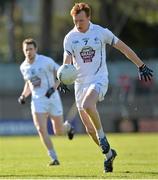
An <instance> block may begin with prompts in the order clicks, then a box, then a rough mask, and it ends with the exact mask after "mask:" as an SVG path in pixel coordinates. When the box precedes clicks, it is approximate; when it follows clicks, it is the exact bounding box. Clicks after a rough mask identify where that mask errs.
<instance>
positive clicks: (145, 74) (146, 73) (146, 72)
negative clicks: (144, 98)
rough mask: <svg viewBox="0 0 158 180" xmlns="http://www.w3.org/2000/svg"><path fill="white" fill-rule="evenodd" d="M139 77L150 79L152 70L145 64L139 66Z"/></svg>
mask: <svg viewBox="0 0 158 180" xmlns="http://www.w3.org/2000/svg"><path fill="white" fill-rule="evenodd" d="M138 73H139V79H140V80H145V81H150V80H151V78H152V76H153V70H151V69H149V68H148V67H147V66H146V65H145V64H143V65H142V66H140V67H139V71H138Z"/></svg>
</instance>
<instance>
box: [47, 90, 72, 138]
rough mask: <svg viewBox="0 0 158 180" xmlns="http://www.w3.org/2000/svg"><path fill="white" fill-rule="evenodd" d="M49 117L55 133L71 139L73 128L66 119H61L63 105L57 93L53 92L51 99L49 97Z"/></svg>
mask: <svg viewBox="0 0 158 180" xmlns="http://www.w3.org/2000/svg"><path fill="white" fill-rule="evenodd" d="M50 101H51V103H50V108H49V109H50V110H49V114H50V118H51V122H52V125H53V130H54V133H55V134H56V135H63V134H66V133H67V135H68V138H69V139H70V140H71V139H73V136H74V129H73V127H72V126H71V124H70V123H69V122H68V121H65V122H64V120H63V107H62V103H61V99H60V96H59V94H58V93H56V94H55V93H54V94H53V99H50Z"/></svg>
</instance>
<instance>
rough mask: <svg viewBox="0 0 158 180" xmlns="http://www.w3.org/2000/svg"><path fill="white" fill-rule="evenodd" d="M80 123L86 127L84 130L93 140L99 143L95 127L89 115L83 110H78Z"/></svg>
mask: <svg viewBox="0 0 158 180" xmlns="http://www.w3.org/2000/svg"><path fill="white" fill-rule="evenodd" d="M78 112H79V115H80V118H81V120H82V123H83V124H84V126H85V128H86V132H87V133H88V134H89V136H90V137H91V138H92V139H93V140H94V142H95V143H96V144H97V145H99V142H98V138H97V136H96V129H95V128H94V126H93V124H92V122H91V120H90V118H89V116H88V115H87V113H86V112H85V111H84V110H78Z"/></svg>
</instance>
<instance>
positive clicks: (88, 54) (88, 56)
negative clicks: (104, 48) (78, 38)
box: [80, 46, 95, 63]
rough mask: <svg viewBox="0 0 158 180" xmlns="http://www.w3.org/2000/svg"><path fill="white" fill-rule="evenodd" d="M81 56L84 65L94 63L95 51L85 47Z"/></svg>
mask: <svg viewBox="0 0 158 180" xmlns="http://www.w3.org/2000/svg"><path fill="white" fill-rule="evenodd" d="M80 55H81V57H82V59H83V62H84V63H88V62H92V59H93V57H94V56H95V50H94V49H93V48H92V47H90V46H85V47H83V48H82V50H81V52H80Z"/></svg>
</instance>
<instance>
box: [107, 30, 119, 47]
mask: <svg viewBox="0 0 158 180" xmlns="http://www.w3.org/2000/svg"><path fill="white" fill-rule="evenodd" d="M103 35H104V42H105V43H106V44H109V45H114V44H116V43H117V41H118V40H119V39H118V37H116V36H115V35H114V34H113V33H112V32H111V31H110V30H109V29H107V28H106V29H104V28H103Z"/></svg>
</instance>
